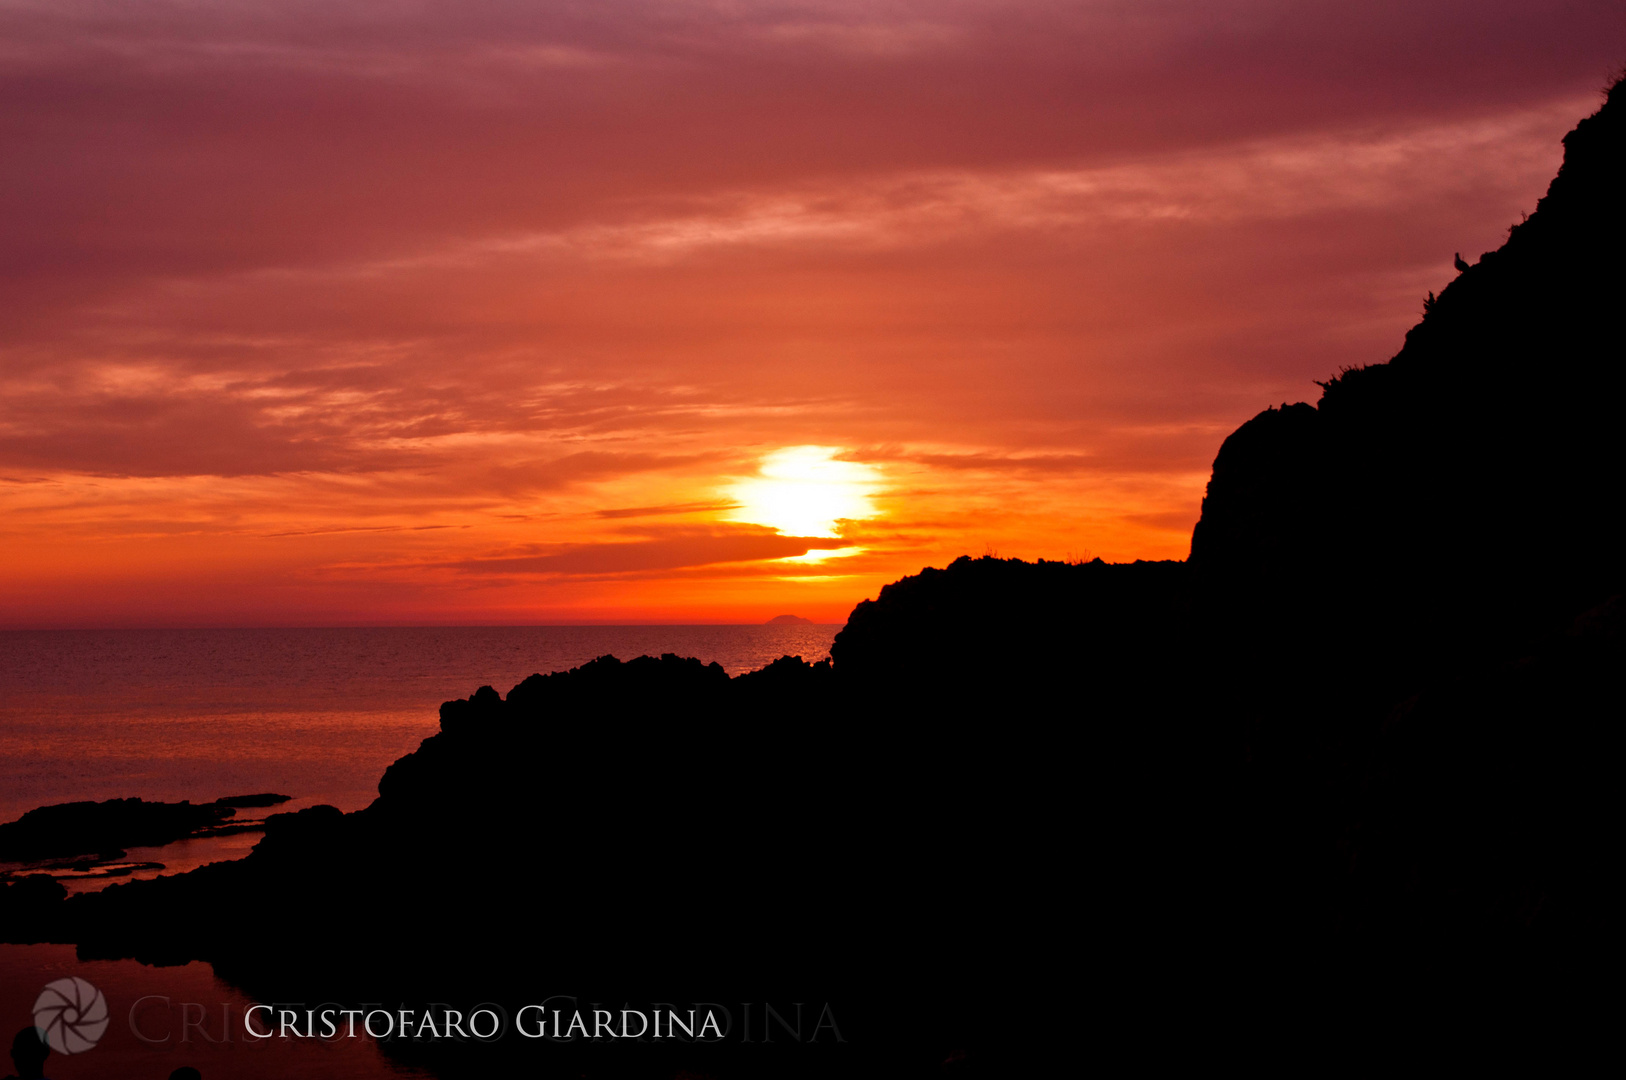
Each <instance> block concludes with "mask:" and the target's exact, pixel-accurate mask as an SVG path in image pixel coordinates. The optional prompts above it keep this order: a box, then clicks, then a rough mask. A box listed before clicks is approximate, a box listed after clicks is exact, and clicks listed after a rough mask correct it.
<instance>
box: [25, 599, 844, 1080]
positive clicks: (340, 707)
mask: <svg viewBox="0 0 1626 1080" xmlns="http://www.w3.org/2000/svg"><path fill="white" fill-rule="evenodd" d="M838 629H839V627H837V626H832V625H819V626H593V627H493V628H476V627H457V628H434V629H397V628H390V629H351V630H346V629H320V630H109V631H50V632H23V631H7V632H0V821H10V820H13V819H15V818H16V817H18V816H19V815H20V814H22V813H23V812H24V811H26V810H29V809H32V808H33V807H35V806H40V805H44V804H47V803H58V802H68V801H72V800H77V799H98V800H99V799H110V798H116V797H123V796H131V795H136V796H141V797H142V798H147V799H164V800H170V801H174V800H179V799H190V800H192V801H193V802H203V801H209V800H213V799H216V798H220V797H222V796H226V795H237V794H246V793H250V792H258V791H278V792H282V793H284V794H287V795H292V796H294V801H293V802H291V803H288V804H286V805H284V806H281V807H277V808H276V809H278V810H290V809H298V808H300V807H303V806H310V805H314V804H316V803H331V804H333V805H335V806H338V807H339V808H340V809H342V810H356V809H359V808H361V807H363V806H365V805H367V804H368V803H369V802H371V801H372V799H373V797H374V795H375V794H376V784H377V783H378V777H379V775H380V774H381V773H382V772H383V771H384V768H385V766H387V765H388V764H389V763H390V762H392V761H394V760H395V759H396V758H397V757H400V756H401V755H402V754H405V753H407V752H409V751H411V750H412V749H414V748H415V747H416V746H417V744H418V742H419V740H421V739H423V738H425V737H427V736H429V735H432V734H434V733H435V731H436V730H437V729H438V726H439V718H438V708H439V705H440V703H441V702H442V701H445V700H447V699H449V698H454V697H466V696H468V695H469V694H470V693H471V692H473V691H474V690H475V689H476V688H478V687H480V686H482V685H486V684H489V685H491V686H494V687H496V688H497V689H498V690H499V691H501V692H503V693H507V691H508V690H509V688H511V687H512V686H513V685H514V684H516V683H518V682H519V681H520V680H521V679H524V678H525V677H526V676H528V675H530V674H532V673H533V672H539V671H540V672H549V671H562V670H566V669H568V668H571V667H575V666H577V665H579V664H582V663H585V662H586V661H588V660H591V659H593V658H594V657H596V656H602V655H605V654H606V653H608V654H612V655H615V656H619V657H621V658H622V659H630V658H631V657H634V656H638V655H641V654H646V653H647V654H650V655H659V654H661V653H663V652H674V653H678V654H679V655H683V656H697V657H699V658H700V659H701V660H704V661H706V662H708V663H709V662H711V661H713V660H715V661H717V662H718V663H720V664H721V665H722V666H723V667H724V668H725V669H727V670H728V672H729V673H730V674H738V673H739V672H742V671H749V670H752V669H754V668H758V667H761V666H763V665H764V664H767V663H770V662H772V661H773V660H775V659H777V658H779V657H780V656H784V655H792V656H796V655H799V656H802V657H804V658H805V659H808V660H817V659H821V658H823V657H825V656H827V655H829V649H830V642H831V640H832V639H833V638H834V637H835V634H836V631H837V630H838ZM259 838H260V837H259V834H258V833H242V834H238V835H235V836H229V837H219V838H211V839H198V840H186V841H181V842H179V843H175V844H169V845H166V846H164V847H157V848H143V849H132V850H131V851H130V852H129V858H130V859H132V860H135V861H153V862H159V863H162V864H163V865H164V867H165V868H166V869H165V870H164V871H162V872H165V873H175V872H180V871H185V870H189V869H192V868H193V867H196V866H200V865H202V864H204V863H207V862H212V861H215V860H218V859H229V858H240V857H242V856H243V855H246V854H247V853H248V850H249V849H250V848H251V847H252V846H253V845H254V844H255V843H256V842H258V840H259ZM158 872H159V871H152V872H150V873H142V874H139V875H137V876H143V877H144V876H152V875H153V874H156V873H158ZM107 884H108V881H107V879H105V878H103V879H96V880H91V881H73V882H70V888H74V889H81V888H100V887H105V886H106V885H107ZM67 976H77V977H80V978H83V979H86V980H88V981H89V982H90V983H92V984H93V985H95V986H96V987H97V988H98V989H100V990H101V991H102V993H103V994H104V995H105V997H106V1000H107V1003H108V1005H109V1013H110V1016H111V1019H112V1023H111V1024H110V1025H109V1027H108V1029H107V1032H106V1035H105V1036H104V1037H103V1040H102V1041H101V1042H100V1043H99V1044H98V1045H97V1046H96V1047H95V1048H94V1049H92V1050H90V1051H88V1052H86V1053H84V1054H80V1055H74V1056H69V1057H64V1056H61V1055H53V1056H52V1058H51V1060H50V1061H49V1062H48V1063H47V1066H46V1075H48V1076H54V1077H57V1078H58V1080H72V1078H74V1077H86V1078H90V1077H105V1076H120V1077H153V1078H154V1080H161V1078H162V1077H165V1076H168V1075H169V1073H170V1071H171V1070H172V1069H174V1068H175V1067H177V1066H179V1065H183V1064H189V1065H193V1066H196V1067H198V1068H199V1069H201V1071H202V1073H203V1075H204V1077H206V1078H210V1080H213V1078H215V1077H223V1076H230V1077H237V1078H240V1080H271V1078H281V1077H290V1076H300V1077H312V1078H326V1080H384V1078H386V1077H427V1076H430V1074H428V1073H424V1072H418V1071H415V1070H408V1069H403V1068H400V1067H398V1066H396V1065H394V1064H393V1063H391V1062H390V1061H389V1060H388V1059H386V1058H385V1057H384V1056H383V1055H382V1054H380V1052H379V1050H378V1047H377V1046H376V1045H375V1044H374V1043H372V1042H371V1041H370V1040H368V1039H356V1040H341V1041H339V1042H337V1043H335V1044H331V1045H330V1044H324V1043H320V1042H315V1043H312V1042H309V1041H302V1040H283V1039H278V1040H272V1041H268V1042H265V1043H251V1042H245V1041H244V1040H243V1039H242V1038H241V1037H240V1035H241V1033H240V1030H239V1028H238V1026H237V1025H240V1024H241V1016H242V1011H243V1009H244V1008H245V1007H247V1006H248V1005H250V1004H252V1002H250V1001H249V1000H248V999H247V998H245V997H244V996H243V995H242V994H241V993H239V992H238V991H237V990H235V989H234V988H232V987H230V986H227V985H226V984H225V983H222V982H221V981H220V980H219V979H217V978H216V977H215V975H214V973H213V971H212V970H211V969H210V968H209V966H208V965H206V964H200V963H193V964H188V965H186V966H184V967H172V968H151V967H145V966H143V965H140V964H137V963H135V962H134V961H129V960H122V961H89V962H81V961H79V960H78V959H76V958H75V956H74V950H73V948H72V947H71V946H60V945H0V1036H3V1037H4V1038H5V1039H6V1041H7V1043H8V1044H9V1040H10V1037H11V1035H12V1033H14V1032H15V1031H16V1030H17V1029H18V1028H20V1027H22V1026H24V1025H25V1024H27V1023H30V1022H31V1010H32V1008H33V1002H34V999H35V997H36V996H37V995H38V994H39V993H40V991H41V990H42V989H43V988H44V987H45V985H46V984H47V983H49V982H52V981H53V980H56V979H60V978H63V977H67ZM153 995H156V997H154V996H153ZM162 999H167V1001H165V1000H162ZM143 1002H145V1004H142V1003H143ZM193 1005H199V1006H203V1007H206V1009H207V1026H206V1027H205V1028H203V1029H196V1028H194V1029H187V1028H186V1027H185V1024H184V1021H185V1020H186V1019H187V1017H185V1016H182V1015H181V1013H180V1010H181V1009H182V1008H183V1007H186V1008H190V1007H192V1006H193ZM138 1006H140V1008H142V1009H144V1010H145V1011H143V1012H140V1013H139V1015H138V1016H137V1017H136V1024H137V1027H136V1028H132V1026H131V1025H132V1020H131V1010H132V1009H133V1008H137V1007H138ZM166 1010H167V1011H166ZM200 1015H201V1014H200ZM141 1024H145V1025H146V1027H145V1028H144V1029H142V1028H140V1025H141ZM228 1028H230V1029H231V1030H232V1031H233V1032H234V1033H236V1037H234V1038H232V1039H230V1040H225V1039H223V1038H222V1036H223V1035H224V1033H225V1031H226V1030H227V1029H228ZM138 1029H139V1030H144V1031H145V1032H146V1033H147V1034H149V1035H153V1036H157V1035H160V1034H166V1033H167V1034H170V1035H172V1036H173V1037H172V1038H171V1039H170V1041H168V1042H161V1043H149V1042H143V1041H142V1040H141V1039H140V1038H138V1037H137V1035H136V1033H135V1032H136V1031H137V1030H138ZM189 1031H190V1034H189ZM182 1035H189V1038H188V1039H187V1041H184V1042H183V1041H182V1039H181V1036H182ZM211 1040H218V1041H211ZM7 1064H9V1063H7ZM0 1071H4V1069H3V1068H0Z"/></svg>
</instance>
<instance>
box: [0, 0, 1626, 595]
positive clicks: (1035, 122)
mask: <svg viewBox="0 0 1626 1080" xmlns="http://www.w3.org/2000/svg"><path fill="white" fill-rule="evenodd" d="M1566 2H1567V0H1566ZM1278 6H1279V5H1272V4H1267V3H1264V2H1263V0H1225V3H1222V4H1220V5H1218V6H1217V7H1216V5H1214V4H1197V3H1193V4H1190V5H1185V6H1182V5H1180V4H1176V5H1174V7H1172V8H1169V9H1168V10H1167V11H1166V12H1163V14H1161V15H1158V16H1156V17H1153V16H1150V15H1146V14H1144V13H1141V14H1137V13H1136V12H1135V11H1133V10H1131V9H1130V8H1124V7H1123V6H1122V5H1092V4H1082V5H1081V4H1075V3H1067V4H1063V3H1059V2H1049V0H1000V2H995V0H967V2H965V3H962V4H954V5H940V4H935V5H925V4H916V3H911V2H908V0H880V2H877V3H866V4H850V3H845V2H838V0H830V2H823V0H812V2H810V3H806V4H780V3H777V2H768V0H762V2H756V0H750V2H746V3H742V4H738V5H729V6H728V10H727V11H726V12H725V11H723V10H722V9H720V8H718V7H717V6H716V5H712V4H708V3H690V2H688V0H679V2H664V3H659V4H657V3H652V2H645V0H625V2H618V3H616V4H605V5H587V6H575V5H563V6H557V5H555V6H546V5H544V6H542V7H536V6H534V5H533V6H532V7H530V8H526V7H525V6H523V5H521V6H515V7H513V8H505V7H502V6H501V5H499V6H497V7H495V8H491V9H489V10H487V9H484V8H482V9H480V11H479V12H475V11H473V10H472V9H464V8H463V7H461V6H458V5H446V6H437V5H428V6H424V7H422V8H414V10H413V13H412V14H411V15H410V16H408V15H400V16H398V17H391V18H387V19H382V18H378V17H376V16H375V15H374V14H370V12H371V9H370V8H368V7H367V6H365V5H357V4H352V3H350V2H349V0H338V2H336V3H334V4H330V5H320V6H317V7H309V8H307V7H298V8H297V9H295V8H288V9H284V8H281V7H278V6H276V5H267V6H262V5H256V4H249V5H214V6H209V5H205V6H202V7H198V6H192V7H154V8H146V7H142V8H140V9H139V10H137V11H134V12H132V9H129V8H128V6H127V5H120V4H114V3H111V2H110V0H86V2H85V3H83V4H77V5H74V6H73V7H72V13H71V15H69V14H62V13H53V12H52V11H50V10H48V7H47V6H39V5H26V4H24V5H16V4H7V3H5V0H0V26H3V27H4V33H5V34H6V40H7V42H8V48H7V50H6V52H5V55H4V56H3V57H0V84H3V85H4V87H5V89H6V92H5V93H3V94H0V119H3V121H4V122H5V124H6V131H7V132H8V135H7V154H6V165H5V168H4V169H3V170H0V194H3V195H4V204H5V205H6V207H7V212H6V214H5V215H4V217H5V220H4V222H0V231H3V232H4V237H5V243H3V244H0V282H3V288H0V553H3V556H4V557H3V558H0V627H48V626H110V625H124V626H132V625H171V626H173V625H203V626H210V625H333V624H349V625H365V624H374V623H390V624H413V623H416V624H433V623H475V624H478V623H577V622H579V623H591V622H761V621H763V620H765V619H767V618H769V617H771V616H774V615H779V614H797V615H802V616H806V617H809V618H813V619H816V620H818V621H829V622H840V621H842V620H843V619H845V617H846V615H847V613H848V612H849V611H850V610H851V609H852V607H853V605H854V604H856V603H857V602H858V601H860V600H862V599H864V598H866V597H873V596H874V595H875V594H876V592H877V591H878V590H879V589H880V587H881V586H882V585H884V584H885V583H887V582H888V581H892V580H895V579H897V578H898V577H901V576H903V575H906V574H911V573H915V572H917V571H919V570H920V569H921V568H922V567H924V566H929V565H935V566H942V565H945V564H946V563H948V562H949V561H951V560H953V559H954V558H956V557H957V556H959V555H963V554H971V555H980V554H983V553H984V552H987V551H995V552H998V553H999V554H1001V555H1005V556H1017V557H1022V558H1029V559H1032V558H1050V559H1081V558H1093V557H1096V556H1099V557H1101V558H1104V559H1107V560H1108V561H1120V560H1132V559H1137V558H1145V559H1164V558H1183V557H1184V556H1185V554H1186V552H1187V550H1188V548H1189V543H1190V532H1191V527H1192V525H1193V523H1194V522H1195V521H1196V519H1197V516H1198V512H1199V507H1200V505H1201V499H1202V494H1203V487H1204V484H1205V482H1206V480H1207V476H1208V471H1209V467H1210V465H1211V463H1212V461H1213V459H1214V455H1215V453H1216V452H1217V450H1218V449H1219V445H1220V443H1221V441H1222V440H1223V439H1224V437H1225V436H1226V434H1227V433H1229V432H1230V431H1231V430H1233V429H1234V428H1235V427H1236V426H1237V425H1239V424H1240V423H1242V422H1244V421H1245V420H1247V419H1248V418H1249V417H1250V416H1252V415H1254V414H1255V413H1257V412H1258V411H1259V410H1260V409H1263V408H1264V407H1266V406H1269V405H1274V404H1279V403H1281V402H1283V401H1297V400H1304V399H1309V400H1314V397H1315V395H1316V393H1317V391H1316V388H1315V386H1314V384H1313V382H1312V380H1314V379H1320V378H1325V377H1326V376H1327V375H1328V374H1329V373H1332V372H1335V371H1337V370H1338V369H1339V368H1340V367H1342V366H1346V365H1352V364H1361V363H1371V362H1375V361H1381V360H1383V359H1386V358H1387V357H1388V356H1390V355H1392V354H1393V353H1394V352H1395V351H1396V350H1397V349H1398V347H1399V345H1400V342H1401V340H1402V336H1403V335H1404V333H1405V331H1406V329H1407V328H1408V327H1409V326H1410V325H1411V324H1412V323H1413V322H1414V321H1415V319H1416V318H1417V315H1418V312H1419V310H1420V304H1421V301H1422V298H1423V297H1424V295H1425V294H1426V293H1427V292H1428V291H1430V290H1435V291H1438V290H1439V288H1440V287H1441V286H1442V285H1443V284H1444V283H1445V282H1446V281H1448V280H1449V278H1450V276H1451V273H1452V271H1451V256H1452V253H1453V252H1456V251H1462V252H1465V253H1468V254H1470V255H1471V254H1473V253H1477V252H1480V251H1484V250H1489V249H1491V248H1494V247H1496V246H1497V245H1498V244H1499V243H1500V238H1501V236H1502V235H1503V230H1504V229H1505V228H1506V226H1507V225H1508V224H1510V223H1511V222H1513V221H1516V220H1518V215H1519V213H1520V212H1521V211H1529V210H1530V209H1532V208H1533V207H1534V204H1535V200H1536V199H1537V198H1538V197H1539V196H1540V194H1541V193H1542V191H1543V190H1544V188H1545V185H1546V183H1547V181H1548V180H1549V179H1550V178H1551V175H1552V173H1553V171H1554V170H1555V169H1556V167H1557V165H1558V162H1559V160H1560V155H1561V147H1560V144H1559V139H1560V137H1561V136H1562V135H1563V133H1564V132H1565V131H1567V130H1568V129H1569V128H1570V127H1572V126H1573V125H1574V123H1575V121H1576V120H1577V119H1578V118H1579V117H1580V116H1582V115H1584V114H1586V113H1587V112H1590V111H1591V110H1592V109H1593V108H1595V107H1596V104H1597V102H1598V96H1597V92H1596V91H1597V90H1598V88H1599V87H1600V86H1601V85H1602V84H1603V81H1604V79H1605V78H1606V77H1607V75H1608V73H1609V71H1610V70H1611V68H1612V66H1613V65H1618V63H1619V60H1620V58H1619V56H1617V55H1615V54H1614V52H1613V51H1612V49H1613V46H1611V45H1610V44H1609V42H1610V41H1611V40H1613V39H1612V38H1611V32H1610V31H1609V29H1608V25H1613V24H1608V25H1606V21H1607V20H1605V19H1604V16H1602V15H1596V14H1588V13H1587V12H1588V11H1590V9H1586V10H1583V9H1582V8H1581V7H1577V8H1576V9H1575V11H1573V12H1569V14H1568V15H1565V16H1564V17H1563V18H1560V17H1557V16H1554V15H1553V14H1552V13H1551V12H1547V13H1543V14H1540V15H1539V16H1538V15H1537V14H1532V13H1529V12H1526V11H1525V10H1524V9H1523V8H1522V7H1520V6H1518V5H1512V4H1501V3H1498V2H1496V0H1492V2H1489V3H1482V4H1477V5H1462V4H1453V3H1446V2H1445V0H1439V2H1433V0H1430V2H1427V3H1423V4H1416V3H1409V4H1405V5H1398V4H1396V5H1387V6H1386V5H1379V6H1378V8H1371V9H1362V12H1363V13H1354V12H1353V11H1351V12H1346V13H1343V14H1341V15H1339V16H1337V18H1336V19H1334V18H1333V16H1332V15H1331V14H1330V13H1329V14H1327V15H1325V16H1316V17H1313V18H1312V17H1310V16H1308V15H1307V16H1305V17H1304V18H1285V17H1282V16H1281V15H1280V13H1279V12H1278V11H1277V7H1278ZM555 8H557V10H555ZM1162 10H1163V9H1160V11H1162ZM1566 11H1568V9H1567V8H1566ZM1566 19H1567V20H1568V21H1566ZM1589 19H1591V20H1593V21H1592V22H1588V21H1587V20H1589ZM1600 20H1604V21H1600ZM1469 31H1472V33H1469ZM1397 43H1403V47H1399V45H1397ZM1351 71H1357V72H1365V73H1366V74H1363V75H1360V76H1359V77H1350V76H1349V75H1348V74H1347V73H1348V72H1351ZM1341 73H1342V74H1341Z"/></svg>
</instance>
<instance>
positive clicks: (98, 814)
mask: <svg viewBox="0 0 1626 1080" xmlns="http://www.w3.org/2000/svg"><path fill="white" fill-rule="evenodd" d="M236 812H237V811H236V809H235V808H234V807H232V806H229V805H225V804H222V803H200V804H198V805H196V806H194V805H193V804H192V803H190V802H178V803H164V802H147V801H145V800H143V799H108V800H107V801H106V802H99V803H98V802H73V803H58V804H57V805H55V806H42V807H40V808H39V809H37V810H30V811H29V812H28V813H26V814H24V815H23V816H22V817H20V818H18V819H17V820H16V821H8V822H6V823H5V824H3V825H0V859H7V860H12V861H19V862H21V861H32V860H36V859H50V858H59V857H62V856H70V855H106V856H114V857H122V855H123V854H124V852H123V850H122V849H123V848H127V847H147V846H155V845H158V844H167V843H169V842H170V841H172V840H179V839H181V838H182V837H185V836H191V835H192V834H193V833H195V832H197V831H198V830H200V829H204V828H208V827H209V826H212V825H218V824H220V823H221V822H222V821H225V820H226V819H228V818H230V817H231V816H232V815H234V814H235V813H236Z"/></svg>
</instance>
